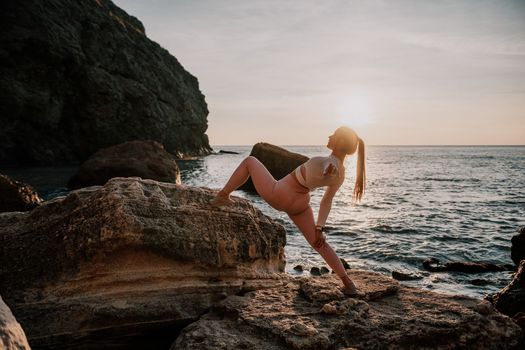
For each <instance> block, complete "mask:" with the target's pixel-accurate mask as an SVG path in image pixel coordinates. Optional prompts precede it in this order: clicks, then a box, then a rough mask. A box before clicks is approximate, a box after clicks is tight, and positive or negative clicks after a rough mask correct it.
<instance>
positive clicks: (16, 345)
mask: <svg viewBox="0 0 525 350" xmlns="http://www.w3.org/2000/svg"><path fill="white" fill-rule="evenodd" d="M0 349H2V350H30V349H31V348H30V347H29V344H28V343H27V338H26V335H25V333H24V330H23V329H22V327H20V324H19V323H18V322H17V321H16V319H15V317H14V316H13V314H12V313H11V310H9V307H8V306H7V305H6V304H5V303H4V301H3V300H2V297H0Z"/></svg>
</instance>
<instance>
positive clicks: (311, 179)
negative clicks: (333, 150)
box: [295, 154, 345, 189]
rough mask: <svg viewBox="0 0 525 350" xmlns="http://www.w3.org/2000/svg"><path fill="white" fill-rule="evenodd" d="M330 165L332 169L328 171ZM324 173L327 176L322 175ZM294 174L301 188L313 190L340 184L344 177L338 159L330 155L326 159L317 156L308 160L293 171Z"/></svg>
mask: <svg viewBox="0 0 525 350" xmlns="http://www.w3.org/2000/svg"><path fill="white" fill-rule="evenodd" d="M330 165H331V166H332V167H333V168H332V169H330ZM301 168H304V170H303V171H301ZM330 170H331V171H330ZM303 172H304V175H303ZM325 173H328V174H326V175H323V174H325ZM295 174H296V176H297V180H299V182H300V183H301V184H302V185H303V186H305V187H308V188H309V189H314V188H317V187H323V186H332V185H336V184H340V183H342V182H343V180H344V177H345V167H344V166H343V162H342V161H341V160H340V159H339V158H337V157H336V156H334V155H333V154H330V155H329V156H326V157H324V156H318V157H312V158H310V159H309V160H308V161H306V162H305V163H303V164H301V165H300V166H298V167H297V168H296V169H295Z"/></svg>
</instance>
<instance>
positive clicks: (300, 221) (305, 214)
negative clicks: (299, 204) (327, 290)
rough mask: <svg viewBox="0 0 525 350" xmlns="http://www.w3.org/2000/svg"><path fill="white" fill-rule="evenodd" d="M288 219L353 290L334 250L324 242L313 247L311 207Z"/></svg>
mask: <svg viewBox="0 0 525 350" xmlns="http://www.w3.org/2000/svg"><path fill="white" fill-rule="evenodd" d="M288 216H289V217H290V219H292V221H293V222H294V223H295V225H296V226H297V227H298V228H299V230H301V232H302V233H303V235H304V237H305V238H306V240H307V241H308V243H310V245H311V246H312V247H313V248H314V249H315V250H316V251H317V252H318V253H319V254H321V256H322V257H323V259H324V260H325V261H326V262H327V263H328V265H329V266H330V267H331V268H332V270H334V272H335V273H336V274H337V276H339V278H340V279H341V280H342V281H343V283H344V285H345V286H346V287H348V288H351V289H355V285H354V283H353V282H352V280H351V279H350V277H349V276H348V274H347V273H346V270H345V268H344V266H343V263H342V262H341V259H339V257H338V256H337V254H336V252H335V251H334V249H333V248H332V247H331V246H330V245H329V244H328V242H326V241H325V242H324V243H323V245H322V246H321V247H315V246H314V244H313V243H314V240H315V220H314V213H313V211H312V207H311V206H310V205H308V206H307V207H306V209H305V210H303V211H302V212H300V213H297V214H290V213H289V214H288Z"/></svg>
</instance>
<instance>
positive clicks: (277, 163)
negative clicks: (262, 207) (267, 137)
mask: <svg viewBox="0 0 525 350" xmlns="http://www.w3.org/2000/svg"><path fill="white" fill-rule="evenodd" d="M250 155H251V156H254V157H255V158H257V159H259V160H260V161H261V163H263V164H264V165H265V166H266V168H267V169H268V171H269V172H270V174H272V176H273V177H274V178H275V179H276V180H280V179H282V178H283V177H285V176H286V175H288V174H289V173H290V172H291V171H292V170H294V169H295V168H297V167H298V166H299V165H301V164H302V163H304V162H306V161H307V160H308V157H307V156H304V155H302V154H299V153H295V152H290V151H288V150H286V149H284V148H282V147H279V146H275V145H272V144H269V143H266V142H259V143H256V144H255V145H254V146H253V148H252V151H251V152H250ZM239 189H240V190H244V191H249V192H256V190H255V187H254V185H253V182H252V179H251V178H248V180H247V181H246V182H245V183H244V184H243V185H242V186H241V187H239Z"/></svg>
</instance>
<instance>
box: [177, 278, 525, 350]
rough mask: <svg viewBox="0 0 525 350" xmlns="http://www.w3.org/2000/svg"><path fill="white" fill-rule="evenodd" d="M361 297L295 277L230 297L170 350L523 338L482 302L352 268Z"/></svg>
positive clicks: (517, 343)
mask: <svg viewBox="0 0 525 350" xmlns="http://www.w3.org/2000/svg"><path fill="white" fill-rule="evenodd" d="M348 273H349V275H350V276H351V277H352V279H353V280H354V281H355V283H356V285H357V287H358V288H359V289H360V290H362V291H364V292H366V293H365V297H364V298H363V299H356V298H348V297H345V296H344V295H343V294H342V293H341V292H340V290H339V287H340V281H339V278H338V277H337V276H335V275H324V276H321V277H296V278H292V277H291V278H290V280H289V282H288V283H286V284H283V285H280V286H275V287H273V288H268V289H262V290H256V291H251V292H248V293H246V294H244V295H233V296H229V297H227V298H226V299H224V300H222V301H220V302H219V303H217V304H216V305H214V306H213V307H212V308H211V310H210V312H209V313H207V314H205V315H203V316H202V317H201V318H200V319H199V320H198V321H197V322H194V323H192V324H190V325H189V326H187V327H186V328H185V329H184V330H183V331H182V332H181V334H180V336H179V337H178V338H177V340H176V342H174V344H173V346H172V348H171V349H172V350H175V349H176V350H190V349H191V350H197V349H198V350H212V349H271V350H280V349H282V350H285V349H296V350H302V349H305V350H306V349H309V350H310V349H316V350H322V349H343V348H351V349H421V348H424V349H519V348H520V347H521V346H523V344H524V343H523V334H522V332H521V330H520V328H519V327H518V326H517V325H516V324H515V323H514V322H512V320H511V319H510V318H508V317H507V316H504V315H502V314H500V313H499V312H497V311H496V310H495V309H494V308H493V307H492V305H491V304H490V303H489V302H487V301H484V300H478V299H474V298H469V297H461V296H450V295H445V294H438V293H434V292H429V291H423V290H421V289H419V288H413V287H406V286H400V285H399V284H398V282H396V281H395V280H393V279H391V278H389V277H386V276H383V275H381V274H378V273H374V272H369V271H361V270H349V271H348Z"/></svg>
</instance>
